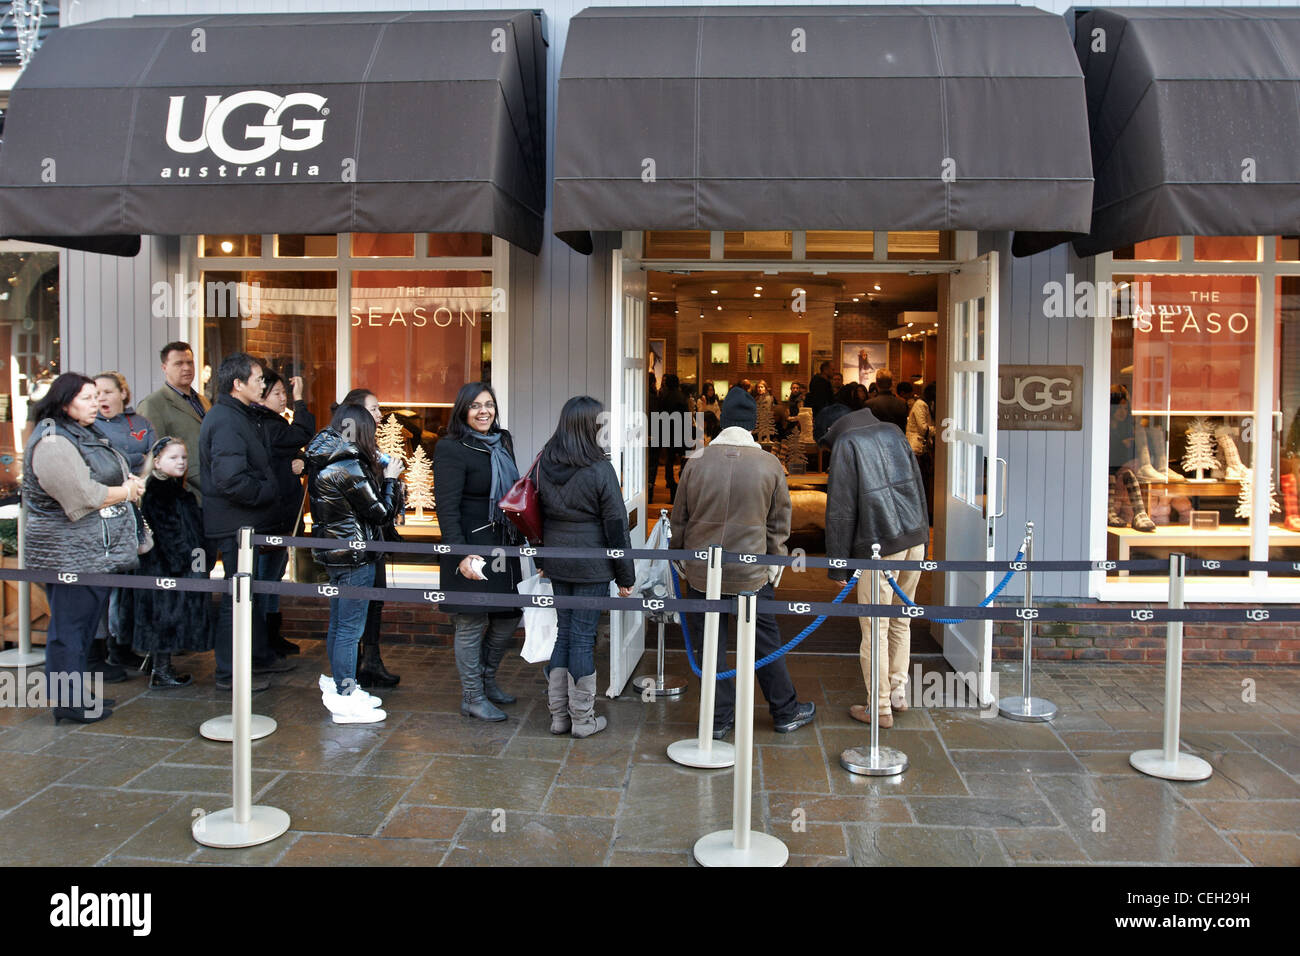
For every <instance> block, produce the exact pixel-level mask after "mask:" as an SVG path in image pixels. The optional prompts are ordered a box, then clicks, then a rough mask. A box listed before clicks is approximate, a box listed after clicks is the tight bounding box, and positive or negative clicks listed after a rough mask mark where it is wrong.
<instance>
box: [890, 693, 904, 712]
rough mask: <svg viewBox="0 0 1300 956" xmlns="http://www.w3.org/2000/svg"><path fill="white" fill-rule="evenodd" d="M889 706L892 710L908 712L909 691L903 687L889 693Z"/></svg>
mask: <svg viewBox="0 0 1300 956" xmlns="http://www.w3.org/2000/svg"><path fill="white" fill-rule="evenodd" d="M889 706H890V709H892V710H897V711H900V712H901V711H904V710H907V691H906V690H905V689H904V688H902V687H895V688H894V689H893V690H891V691H890V692H889Z"/></svg>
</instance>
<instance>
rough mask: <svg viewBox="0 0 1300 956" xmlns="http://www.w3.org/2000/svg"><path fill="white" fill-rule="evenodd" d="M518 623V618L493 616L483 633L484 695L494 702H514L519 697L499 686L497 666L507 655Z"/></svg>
mask: <svg viewBox="0 0 1300 956" xmlns="http://www.w3.org/2000/svg"><path fill="white" fill-rule="evenodd" d="M518 623H519V620H518V618H503V617H494V618H491V619H489V621H488V628H487V633H486V634H484V635H483V696H484V697H486V698H487V699H488V700H490V701H492V703H494V704H513V703H515V702H516V701H518V699H519V698H517V697H516V696H515V695H514V694H511V693H508V692H506V691H504V690H502V689H501V688H500V687H498V686H497V668H498V667H500V666H501V661H502V659H503V658H504V657H505V656H506V650H507V649H508V648H509V647H510V641H511V639H512V638H513V637H514V633H515V627H516V626H517V625H518Z"/></svg>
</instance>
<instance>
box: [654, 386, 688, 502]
mask: <svg viewBox="0 0 1300 956" xmlns="http://www.w3.org/2000/svg"><path fill="white" fill-rule="evenodd" d="M659 411H660V412H661V413H662V414H661V416H660V418H659V419H652V421H658V422H660V423H661V424H660V425H659V426H658V427H656V428H653V429H652V430H653V431H654V432H655V434H653V435H651V436H650V438H651V444H652V445H653V444H656V443H657V444H659V445H660V449H659V452H660V455H661V456H662V458H663V462H664V483H665V484H667V485H668V501H669V502H670V503H671V502H672V501H673V500H674V499H675V498H676V496H677V468H678V463H679V462H681V461H683V460H684V458H683V456H684V454H685V451H686V447H687V442H688V441H690V440H691V427H692V426H691V406H690V403H689V402H688V401H687V400H686V395H685V394H684V393H683V392H682V388H681V383H680V380H679V379H678V378H677V376H676V375H674V374H672V373H671V372H669V373H668V374H667V375H665V376H664V387H663V388H662V389H660V390H659Z"/></svg>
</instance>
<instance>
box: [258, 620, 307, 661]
mask: <svg viewBox="0 0 1300 956" xmlns="http://www.w3.org/2000/svg"><path fill="white" fill-rule="evenodd" d="M283 625H284V615H282V614H281V613H280V612H279V611H273V612H269V613H268V614H267V615H266V646H267V647H269V648H270V649H271V650H273V651H275V653H277V654H279V655H280V656H281V657H287V656H288V655H290V654H298V653H301V651H300V649H299V647H298V645H297V644H295V643H293V642H292V641H286V640H285V639H284V637H283V636H281V634H280V628H281V627H282V626H283Z"/></svg>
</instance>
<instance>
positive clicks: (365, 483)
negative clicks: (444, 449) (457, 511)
mask: <svg viewBox="0 0 1300 956" xmlns="http://www.w3.org/2000/svg"><path fill="white" fill-rule="evenodd" d="M306 454H307V475H308V478H307V490H308V494H309V495H310V496H311V513H312V519H313V523H312V537H314V538H321V539H324V540H325V541H328V542H329V544H328V545H324V544H323V545H322V547H319V548H313V549H312V555H313V557H314V558H315V559H316V562H317V563H318V564H321V565H323V566H324V567H325V570H326V572H327V573H328V574H329V579H330V584H332V585H334V586H335V587H354V588H368V587H370V586H371V585H372V584H373V583H374V580H375V561H374V559H375V552H372V551H367V550H365V549H364V547H362V548H357V547H354V545H358V544H360V545H363V546H364V544H365V543H366V542H368V541H377V540H380V539H381V538H382V536H383V529H384V528H385V527H386V526H390V525H392V523H393V521H394V519H395V518H396V517H397V512H398V509H400V508H401V507H402V490H401V484H402V483H401V481H400V480H399V476H400V475H401V473H402V468H403V467H404V466H405V463H404V462H403V461H402V460H401V459H400V458H390V459H389V461H388V464H386V465H381V464H380V463H379V448H378V447H377V446H376V444H375V419H374V416H373V415H371V414H370V412H368V411H366V409H365V407H364V406H361V405H340V406H339V407H338V408H337V409H335V411H334V416H333V418H331V419H330V423H329V426H328V427H327V428H325V429H323V430H322V431H321V432H320V433H319V434H318V435H316V437H314V438H313V439H312V440H311V442H310V443H309V444H308V445H307V453H306ZM369 603H370V602H369V601H368V600H366V599H365V598H350V597H343V596H338V597H332V598H330V623H329V630H328V632H327V634H326V638H325V647H326V652H327V653H328V655H329V662H330V676H329V677H326V676H325V675H321V678H320V681H319V686H320V691H321V701H322V703H324V705H325V708H326V710H328V711H329V712H330V714H331V716H332V718H333V720H334V723H336V724H372V723H378V722H379V721H381V720H384V719H385V718H386V717H387V714H386V713H385V712H384V711H383V710H381V709H380V706H379V705H380V703H382V702H381V701H380V699H379V698H378V697H374V696H372V695H371V694H369V693H367V692H366V691H365V690H363V689H362V688H361V686H360V685H359V684H358V683H357V644H358V642H359V641H360V639H361V634H362V632H363V631H364V630H365V627H366V611H367V606H368V605H369Z"/></svg>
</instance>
